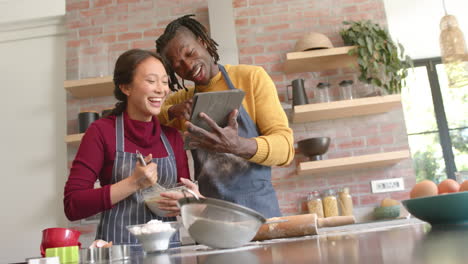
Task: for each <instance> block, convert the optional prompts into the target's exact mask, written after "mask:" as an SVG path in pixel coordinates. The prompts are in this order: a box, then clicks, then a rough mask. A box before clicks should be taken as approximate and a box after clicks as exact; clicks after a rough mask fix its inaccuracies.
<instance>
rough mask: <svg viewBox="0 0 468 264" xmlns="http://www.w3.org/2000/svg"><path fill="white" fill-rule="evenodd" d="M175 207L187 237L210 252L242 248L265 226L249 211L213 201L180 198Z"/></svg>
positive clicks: (263, 218)
mask: <svg viewBox="0 0 468 264" xmlns="http://www.w3.org/2000/svg"><path fill="white" fill-rule="evenodd" d="M178 206H179V207H180V211H181V216H182V223H183V224H184V227H185V228H186V229H187V230H188V233H189V234H190V236H191V237H192V238H193V239H194V240H195V241H196V242H198V243H200V244H204V245H207V246H209V247H212V248H234V247H239V246H242V245H244V244H246V243H248V242H249V241H251V240H252V238H253V237H254V236H255V234H256V233H257V231H258V229H259V228H260V226H261V225H262V224H263V223H265V222H266V219H265V217H263V216H262V215H261V214H260V213H258V212H256V211H254V210H252V209H249V208H247V207H244V206H241V205H238V204H235V203H231V202H227V201H223V200H218V199H214V198H200V199H198V200H197V199H196V198H193V197H191V198H182V199H180V200H179V201H178Z"/></svg>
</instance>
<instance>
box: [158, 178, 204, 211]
mask: <svg viewBox="0 0 468 264" xmlns="http://www.w3.org/2000/svg"><path fill="white" fill-rule="evenodd" d="M180 181H181V182H182V183H183V184H184V185H185V187H187V189H190V190H191V191H193V192H194V193H196V194H197V195H198V197H199V198H205V197H204V196H203V195H201V194H200V192H199V191H198V185H196V184H195V183H193V182H192V181H190V180H188V179H185V178H181V179H180ZM161 197H164V198H166V199H161V200H159V201H157V203H158V205H159V209H161V210H166V211H170V212H171V213H169V214H167V215H166V216H167V217H172V216H177V215H179V214H180V208H179V207H177V201H178V200H179V199H181V198H184V197H193V195H191V194H190V193H188V192H186V193H185V196H184V193H182V192H180V191H176V192H163V193H161Z"/></svg>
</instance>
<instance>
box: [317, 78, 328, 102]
mask: <svg viewBox="0 0 468 264" xmlns="http://www.w3.org/2000/svg"><path fill="white" fill-rule="evenodd" d="M329 90H330V83H327V82H321V83H319V84H317V89H316V90H315V91H316V95H315V98H316V100H317V102H318V103H327V102H330V91H329Z"/></svg>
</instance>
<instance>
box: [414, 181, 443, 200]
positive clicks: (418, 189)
mask: <svg viewBox="0 0 468 264" xmlns="http://www.w3.org/2000/svg"><path fill="white" fill-rule="evenodd" d="M437 193H438V189H437V184H435V183H434V182H433V181H430V180H423V181H421V182H418V183H416V185H414V187H413V189H411V192H410V197H411V199H413V198H419V197H425V196H433V195H437Z"/></svg>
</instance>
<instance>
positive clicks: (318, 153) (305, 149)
mask: <svg viewBox="0 0 468 264" xmlns="http://www.w3.org/2000/svg"><path fill="white" fill-rule="evenodd" d="M297 146H298V147H299V151H300V152H301V153H302V154H304V155H305V156H307V157H309V159H310V160H322V155H323V154H325V153H326V152H327V150H328V147H329V146H330V138H329V137H314V138H307V139H303V140H300V141H298V142H297Z"/></svg>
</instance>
